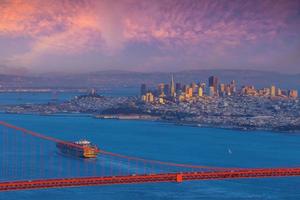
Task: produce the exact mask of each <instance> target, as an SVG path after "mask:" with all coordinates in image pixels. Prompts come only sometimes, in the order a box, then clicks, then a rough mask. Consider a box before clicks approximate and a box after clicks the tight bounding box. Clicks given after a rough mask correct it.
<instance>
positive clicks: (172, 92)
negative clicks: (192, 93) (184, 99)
mask: <svg viewBox="0 0 300 200" xmlns="http://www.w3.org/2000/svg"><path fill="white" fill-rule="evenodd" d="M170 85H171V88H170V89H171V97H175V84H174V77H173V75H172V80H171V84H170Z"/></svg>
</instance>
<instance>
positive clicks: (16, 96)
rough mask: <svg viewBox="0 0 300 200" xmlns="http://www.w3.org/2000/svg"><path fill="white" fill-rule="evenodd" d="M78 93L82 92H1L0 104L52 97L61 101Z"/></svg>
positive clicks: (32, 101) (34, 100)
mask: <svg viewBox="0 0 300 200" xmlns="http://www.w3.org/2000/svg"><path fill="white" fill-rule="evenodd" d="M80 94H83V93H79V92H61V93H57V94H55V95H54V94H53V93H52V92H1V93H0V105H14V104H32V103H48V102H52V101H53V100H54V99H55V101H57V102H62V101H66V100H68V99H70V98H72V97H74V96H77V95H80Z"/></svg>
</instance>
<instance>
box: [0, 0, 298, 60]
mask: <svg viewBox="0 0 300 200" xmlns="http://www.w3.org/2000/svg"><path fill="white" fill-rule="evenodd" d="M299 7H300V1H297V0H290V1H283V0H282V1H274V0H264V1H258V0H253V1H244V0H232V1H217V0H207V1H205V0H199V1H192V0H187V1H182V0H161V1H159V0H154V1H139V0H124V1H118V0H117V1H108V0H104V1H93V0H80V1H77V0H47V1H44V0H31V1H23V0H4V1H3V0H2V1H1V2H0V37H1V36H5V37H11V38H18V37H28V38H29V40H30V41H31V46H30V47H29V49H30V50H29V51H28V52H24V53H23V54H17V55H13V56H12V57H11V58H10V61H11V62H12V63H18V65H25V64H26V65H30V63H32V62H34V61H36V60H38V59H39V57H41V56H43V55H45V54H46V55H47V54H74V55H78V54H81V53H85V52H89V51H97V52H98V51H99V52H100V53H101V54H104V55H114V54H118V53H119V52H120V51H122V50H123V49H125V48H126V45H128V44H130V43H142V44H144V45H153V44H155V45H156V47H157V48H158V49H161V50H164V51H166V52H171V53H172V52H173V51H177V50H184V53H183V54H185V55H188V56H192V55H193V56H199V57H201V56H202V57H204V56H207V55H209V54H215V56H224V57H225V56H226V54H228V53H229V52H231V49H238V48H248V46H251V45H256V44H258V43H267V44H272V43H273V42H277V41H278V40H281V39H284V38H287V37H292V38H295V37H297V36H298V35H299V32H300V30H299V29H300V28H299V23H300V19H299V17H297V16H298V15H299V14H298V12H299ZM166 57H167V58H168V59H169V58H170V56H166ZM153 60H154V61H153V62H155V63H157V62H160V61H161V62H164V63H165V62H166V60H165V59H155V58H153Z"/></svg>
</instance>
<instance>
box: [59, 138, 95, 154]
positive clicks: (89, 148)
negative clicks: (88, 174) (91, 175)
mask: <svg viewBox="0 0 300 200" xmlns="http://www.w3.org/2000/svg"><path fill="white" fill-rule="evenodd" d="M56 147H57V148H58V149H59V150H60V152H61V153H63V154H66V155H70V156H76V157H80V158H96V157H97V155H98V154H99V153H100V150H99V148H98V147H97V146H96V145H93V144H91V142H90V141H88V140H79V141H76V142H58V143H56Z"/></svg>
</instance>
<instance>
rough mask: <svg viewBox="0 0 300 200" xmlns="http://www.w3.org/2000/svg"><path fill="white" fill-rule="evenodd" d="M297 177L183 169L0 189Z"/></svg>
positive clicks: (0, 187) (264, 171)
mask: <svg viewBox="0 0 300 200" xmlns="http://www.w3.org/2000/svg"><path fill="white" fill-rule="evenodd" d="M287 176H289V177H290V176H300V168H261V169H239V170H230V169H229V170H228V171H216V172H185V173H167V174H140V175H129V176H104V177H81V178H66V179H44V180H43V179H41V180H30V181H13V182H2V183H0V191H13V190H30V189H43V188H62V187H79V186H80V187H81V186H97V185H113V184H134V183H155V182H178V183H180V182H183V181H191V180H222V179H242V178H271V177H287Z"/></svg>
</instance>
